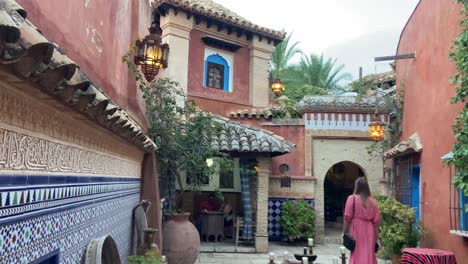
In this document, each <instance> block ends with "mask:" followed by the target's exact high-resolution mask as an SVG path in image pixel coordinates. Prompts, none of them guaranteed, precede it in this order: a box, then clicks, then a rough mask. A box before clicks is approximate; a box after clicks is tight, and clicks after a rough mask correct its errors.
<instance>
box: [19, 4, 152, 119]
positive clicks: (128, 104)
mask: <svg viewBox="0 0 468 264" xmlns="http://www.w3.org/2000/svg"><path fill="white" fill-rule="evenodd" d="M18 3H19V4H20V5H22V6H23V7H24V8H25V9H26V11H27V12H28V19H29V20H31V21H32V23H33V24H34V25H35V26H37V27H38V28H39V29H40V30H41V31H42V32H43V34H44V35H45V36H46V38H48V39H49V40H50V41H53V42H55V43H57V44H58V45H59V47H60V48H61V49H63V50H64V52H65V53H66V54H67V55H68V56H69V57H70V58H71V59H72V60H74V61H75V62H76V63H77V64H78V65H79V66H80V67H81V69H82V70H83V71H84V72H85V73H86V74H87V75H88V77H89V78H90V79H91V80H92V81H93V82H94V83H95V84H97V85H98V86H100V87H101V88H102V89H103V90H104V91H105V92H106V93H107V94H108V95H109V96H110V97H111V98H112V99H113V100H114V101H115V102H116V103H117V104H118V105H119V106H121V107H123V108H124V109H125V110H126V111H127V112H129V113H130V114H131V115H132V117H134V118H136V119H137V121H139V123H141V124H143V125H146V121H145V115H144V106H143V102H142V99H141V94H140V93H139V91H137V88H136V85H135V81H134V79H133V77H131V75H129V72H128V70H127V67H126V66H125V65H124V64H123V63H122V55H124V54H125V53H126V52H127V51H128V50H129V47H130V43H131V42H132V41H133V40H135V39H136V38H137V37H138V36H145V35H146V34H148V31H147V30H146V28H148V27H149V25H150V21H151V20H150V19H151V17H150V14H151V8H150V6H149V5H148V4H147V1H125V0H113V1H106V0H74V1H59V0H41V1H29V0H18ZM129 77H130V78H129Z"/></svg>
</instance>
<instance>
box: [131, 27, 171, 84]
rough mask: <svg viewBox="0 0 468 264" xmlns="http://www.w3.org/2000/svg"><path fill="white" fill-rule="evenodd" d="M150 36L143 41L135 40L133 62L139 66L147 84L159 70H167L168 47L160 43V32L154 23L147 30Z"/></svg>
mask: <svg viewBox="0 0 468 264" xmlns="http://www.w3.org/2000/svg"><path fill="white" fill-rule="evenodd" d="M148 30H149V32H150V34H149V35H147V36H146V37H145V38H144V39H143V40H137V41H136V43H135V45H136V54H135V57H134V62H135V64H136V65H140V66H141V71H142V72H143V74H144V75H145V78H146V80H147V81H148V82H151V81H152V80H153V79H154V77H155V76H156V75H158V73H159V69H161V68H163V69H165V68H167V58H168V55H169V45H168V44H162V43H161V34H162V30H161V28H159V26H158V25H156V23H153V24H152V25H151V27H150V28H149V29H148Z"/></svg>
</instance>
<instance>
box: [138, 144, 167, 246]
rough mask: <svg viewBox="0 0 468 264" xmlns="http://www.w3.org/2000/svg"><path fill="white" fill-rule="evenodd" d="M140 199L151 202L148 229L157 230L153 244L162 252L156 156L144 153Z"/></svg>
mask: <svg viewBox="0 0 468 264" xmlns="http://www.w3.org/2000/svg"><path fill="white" fill-rule="evenodd" d="M141 175H142V182H141V199H142V200H147V201H149V202H151V206H150V208H149V210H148V227H152V228H156V229H158V232H156V235H155V240H156V241H155V242H156V244H157V245H158V247H159V249H160V250H161V251H162V247H163V245H162V216H161V207H160V203H159V202H160V195H159V174H158V170H157V161H156V154H154V153H146V154H145V157H144V159H143V166H142V174H141Z"/></svg>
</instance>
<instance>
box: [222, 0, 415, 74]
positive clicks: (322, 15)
mask: <svg viewBox="0 0 468 264" xmlns="http://www.w3.org/2000/svg"><path fill="white" fill-rule="evenodd" d="M214 1H215V2H218V3H220V4H222V5H224V6H225V7H227V8H229V9H231V10H232V11H234V12H236V13H237V14H239V15H241V16H243V17H244V18H246V19H249V20H250V21H252V22H253V23H256V24H259V25H260V26H265V27H268V28H272V29H277V30H281V29H284V30H285V31H286V32H288V33H289V32H293V37H292V40H293V41H300V44H299V47H300V48H301V49H302V50H303V51H304V52H306V53H311V52H313V53H318V54H320V53H322V52H323V53H324V55H325V56H326V57H329V56H331V57H335V58H338V63H340V64H345V65H346V68H345V70H346V71H347V72H349V73H351V74H353V76H354V77H355V78H357V72H358V69H359V66H362V67H363V68H364V74H369V73H374V72H382V71H385V70H388V69H389V68H388V67H387V64H388V63H378V64H376V63H374V62H373V58H374V57H375V56H385V55H393V54H394V53H395V51H396V46H397V43H398V38H399V35H400V32H401V30H402V29H403V27H404V25H405V23H406V21H407V20H408V18H409V16H410V15H411V13H412V11H413V10H414V8H415V6H416V4H417V3H418V0H287V1H285V0H214Z"/></svg>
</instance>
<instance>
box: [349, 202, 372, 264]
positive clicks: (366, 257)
mask: <svg viewBox="0 0 468 264" xmlns="http://www.w3.org/2000/svg"><path fill="white" fill-rule="evenodd" d="M354 202H355V206H354V209H353V203H354ZM344 217H345V219H346V220H347V221H348V222H351V227H350V230H349V233H350V234H351V235H352V236H353V237H354V239H355V240H356V247H355V248H354V250H353V252H351V257H350V260H349V263H350V264H377V257H376V256H375V253H374V251H375V241H376V237H375V229H374V227H375V226H378V225H379V224H380V212H379V208H378V207H377V202H376V201H375V200H374V198H372V197H369V198H368V199H367V203H366V206H364V204H363V203H362V201H361V197H360V196H359V195H350V196H349V197H348V199H347V200H346V206H345V212H344Z"/></svg>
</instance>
